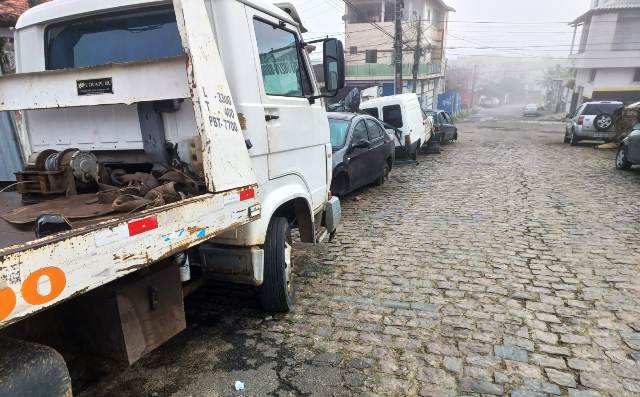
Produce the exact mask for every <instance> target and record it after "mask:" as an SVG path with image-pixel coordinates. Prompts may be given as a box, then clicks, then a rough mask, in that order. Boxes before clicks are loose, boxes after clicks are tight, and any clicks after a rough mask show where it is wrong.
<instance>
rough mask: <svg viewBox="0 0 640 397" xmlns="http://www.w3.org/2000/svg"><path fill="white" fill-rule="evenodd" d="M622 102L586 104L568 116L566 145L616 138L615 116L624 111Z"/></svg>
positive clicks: (565, 135)
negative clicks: (582, 141) (620, 110)
mask: <svg viewBox="0 0 640 397" xmlns="http://www.w3.org/2000/svg"><path fill="white" fill-rule="evenodd" d="M623 106H624V104H623V103H622V102H611V101H601V102H586V103H583V104H582V106H580V107H579V108H578V110H576V113H575V115H571V114H569V115H567V127H566V130H565V134H564V143H570V144H571V145H577V144H578V142H580V141H581V140H585V139H596V140H604V141H608V140H610V139H613V137H614V136H615V134H616V132H615V128H614V127H615V114H616V112H617V111H618V110H619V109H622V107H623Z"/></svg>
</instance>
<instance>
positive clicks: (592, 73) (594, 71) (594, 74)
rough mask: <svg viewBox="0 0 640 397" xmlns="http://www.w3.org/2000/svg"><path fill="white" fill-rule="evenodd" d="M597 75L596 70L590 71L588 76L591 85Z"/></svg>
mask: <svg viewBox="0 0 640 397" xmlns="http://www.w3.org/2000/svg"><path fill="white" fill-rule="evenodd" d="M597 74H598V69H591V74H590V75H589V83H593V82H594V81H596V75H597Z"/></svg>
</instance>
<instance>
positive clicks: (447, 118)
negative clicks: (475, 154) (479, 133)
mask: <svg viewBox="0 0 640 397" xmlns="http://www.w3.org/2000/svg"><path fill="white" fill-rule="evenodd" d="M442 116H443V117H444V126H443V128H444V131H445V140H447V141H450V140H452V139H453V137H454V136H455V135H456V126H455V125H454V124H453V119H452V118H451V115H450V114H449V113H447V112H442Z"/></svg>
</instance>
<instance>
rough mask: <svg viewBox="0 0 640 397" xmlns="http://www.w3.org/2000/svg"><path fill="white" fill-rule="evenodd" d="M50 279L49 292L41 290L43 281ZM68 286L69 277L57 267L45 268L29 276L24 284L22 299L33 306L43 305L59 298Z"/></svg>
mask: <svg viewBox="0 0 640 397" xmlns="http://www.w3.org/2000/svg"><path fill="white" fill-rule="evenodd" d="M43 277H46V278H47V279H48V284H49V288H48V291H47V292H46V293H45V292H42V291H41V290H39V288H38V287H39V285H40V284H42V285H44V283H41V279H42V278H43ZM66 285H67V277H66V276H65V275H64V272H63V271H62V270H60V269H58V268H57V267H45V268H42V269H40V270H37V271H35V272H33V273H31V274H30V275H29V277H27V279H26V280H24V283H22V298H23V299H24V300H25V301H26V302H27V303H29V304H31V305H43V304H45V303H48V302H51V301H52V300H54V299H55V298H57V297H58V296H59V295H60V294H61V293H62V291H64V288H65V287H66Z"/></svg>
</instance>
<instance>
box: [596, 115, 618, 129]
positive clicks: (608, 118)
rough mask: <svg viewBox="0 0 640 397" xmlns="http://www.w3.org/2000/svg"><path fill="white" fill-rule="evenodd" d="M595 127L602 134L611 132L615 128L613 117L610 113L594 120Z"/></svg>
mask: <svg viewBox="0 0 640 397" xmlns="http://www.w3.org/2000/svg"><path fill="white" fill-rule="evenodd" d="M593 126H594V127H595V128H596V130H598V131H601V132H606V131H609V129H611V127H612V126H613V116H612V115H610V114H608V113H602V114H600V115H598V116H597V117H596V118H595V120H593Z"/></svg>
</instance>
